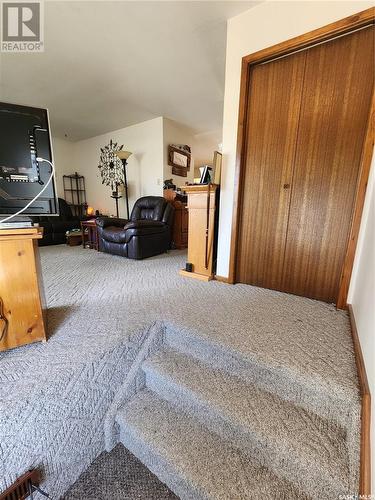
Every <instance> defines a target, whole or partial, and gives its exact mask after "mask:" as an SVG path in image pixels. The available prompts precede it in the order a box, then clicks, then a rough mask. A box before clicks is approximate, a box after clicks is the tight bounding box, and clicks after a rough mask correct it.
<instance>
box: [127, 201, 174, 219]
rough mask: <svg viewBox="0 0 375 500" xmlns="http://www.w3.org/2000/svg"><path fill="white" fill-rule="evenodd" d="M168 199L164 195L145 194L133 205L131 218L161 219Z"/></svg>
mask: <svg viewBox="0 0 375 500" xmlns="http://www.w3.org/2000/svg"><path fill="white" fill-rule="evenodd" d="M166 203H167V201H166V199H165V198H163V197H162V196H143V197H142V198H139V199H138V200H137V201H136V202H135V204H134V207H133V210H132V213H131V216H130V220H140V219H152V220H158V221H161V220H162V218H163V214H164V209H165V205H166Z"/></svg>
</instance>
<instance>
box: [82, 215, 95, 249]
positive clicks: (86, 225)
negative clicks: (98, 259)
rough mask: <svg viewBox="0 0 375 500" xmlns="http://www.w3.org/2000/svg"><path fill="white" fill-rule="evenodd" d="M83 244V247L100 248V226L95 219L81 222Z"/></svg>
mask: <svg viewBox="0 0 375 500" xmlns="http://www.w3.org/2000/svg"><path fill="white" fill-rule="evenodd" d="M81 229H82V246H83V248H93V249H95V250H99V239H98V227H97V225H96V220H95V219H90V220H84V221H82V222H81Z"/></svg>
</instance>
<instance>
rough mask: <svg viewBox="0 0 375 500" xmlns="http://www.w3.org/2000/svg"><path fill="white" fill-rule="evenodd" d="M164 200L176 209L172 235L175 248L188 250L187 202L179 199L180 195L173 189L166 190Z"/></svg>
mask: <svg viewBox="0 0 375 500" xmlns="http://www.w3.org/2000/svg"><path fill="white" fill-rule="evenodd" d="M164 198H165V199H166V200H168V201H169V202H170V203H172V205H173V206H174V209H175V213H174V223H173V234H172V244H173V248H178V249H181V248H187V246H188V231H189V212H188V209H187V201H182V200H181V199H179V198H180V195H179V194H178V193H177V192H176V191H173V189H165V190H164Z"/></svg>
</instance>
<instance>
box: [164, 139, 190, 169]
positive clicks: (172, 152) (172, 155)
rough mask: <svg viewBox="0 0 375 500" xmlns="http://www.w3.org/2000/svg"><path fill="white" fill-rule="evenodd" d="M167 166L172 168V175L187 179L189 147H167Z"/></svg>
mask: <svg viewBox="0 0 375 500" xmlns="http://www.w3.org/2000/svg"><path fill="white" fill-rule="evenodd" d="M168 165H170V166H171V167H172V174H174V175H180V176H181V177H187V173H188V171H189V170H190V147H189V146H180V147H176V146H173V145H170V146H168Z"/></svg>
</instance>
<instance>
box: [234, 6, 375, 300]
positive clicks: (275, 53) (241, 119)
mask: <svg viewBox="0 0 375 500" xmlns="http://www.w3.org/2000/svg"><path fill="white" fill-rule="evenodd" d="M374 22H375V7H371V8H370V9H367V10H364V11H362V12H358V13H357V14H354V15H352V16H349V17H346V18H344V19H341V20H339V21H336V22H334V23H331V24H328V25H326V26H324V27H322V28H318V29H316V30H313V31H310V32H309V33H305V34H303V35H300V36H298V37H295V38H292V39H290V40H287V41H285V42H281V43H279V44H276V45H273V46H272V47H268V48H266V49H263V50H260V51H258V52H255V53H253V54H250V55H248V56H245V57H243V58H242V71H241V87H240V102H239V116H238V132H237V152H236V168H235V179H234V201H233V216H232V230H231V246H230V259H229V273H228V282H229V283H235V282H236V263H237V249H238V236H239V232H238V228H239V227H240V224H241V204H242V200H241V178H242V175H243V172H242V168H241V167H242V164H243V163H244V161H243V160H244V158H245V155H246V141H245V137H246V121H247V108H248V98H249V96H248V93H249V92H248V89H249V86H250V85H249V83H250V77H251V71H250V68H251V65H253V64H259V63H262V62H266V61H268V60H270V59H274V58H275V57H281V56H284V55H288V54H290V53H292V52H295V51H296V50H302V49H306V48H308V47H309V46H312V45H314V44H317V43H321V42H324V41H328V40H330V39H332V38H335V37H337V36H340V35H344V34H346V33H348V32H350V31H353V30H356V29H360V28H363V27H365V26H367V25H370V24H373V23H374ZM374 116H375V104H374V102H373V106H372V109H371V110H370V115H369V124H368V129H367V135H366V139H365V143H364V148H363V153H362V161H361V167H360V175H359V179H358V184H357V194H356V199H355V206H354V212H353V220H352V227H351V231H350V236H349V239H348V248H347V252H346V257H345V262H344V266H343V271H342V275H341V281H340V288H339V293H338V298H337V307H339V308H345V307H346V300H347V294H348V289H349V282H350V277H351V273H352V267H353V261H354V255H355V249H356V244H357V240H358V233H359V227H360V221H361V216H362V209H363V203H364V198H365V193H366V186H367V181H368V175H369V171H370V165H371V157H372V148H373V144H374V125H373V121H374Z"/></svg>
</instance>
